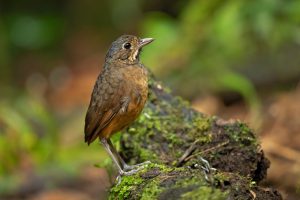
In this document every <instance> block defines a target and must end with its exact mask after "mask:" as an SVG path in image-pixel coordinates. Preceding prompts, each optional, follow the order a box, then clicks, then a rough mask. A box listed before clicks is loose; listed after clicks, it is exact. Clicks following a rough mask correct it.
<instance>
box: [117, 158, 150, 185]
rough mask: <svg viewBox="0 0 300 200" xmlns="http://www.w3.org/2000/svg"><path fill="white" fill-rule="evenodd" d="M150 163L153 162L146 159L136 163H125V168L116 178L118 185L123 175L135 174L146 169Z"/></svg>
mask: <svg viewBox="0 0 300 200" xmlns="http://www.w3.org/2000/svg"><path fill="white" fill-rule="evenodd" d="M150 163H151V162H150V161H146V162H143V163H139V164H136V165H125V166H124V170H121V171H120V172H119V175H118V176H117V179H116V181H117V185H119V184H120V183H121V181H122V176H130V175H133V174H135V173H137V172H139V171H140V170H142V169H144V168H145V166H147V165H148V164H150Z"/></svg>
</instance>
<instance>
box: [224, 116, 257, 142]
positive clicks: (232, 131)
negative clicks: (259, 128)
mask: <svg viewBox="0 0 300 200" xmlns="http://www.w3.org/2000/svg"><path fill="white" fill-rule="evenodd" d="M225 130H226V132H227V133H228V135H229V137H230V138H231V139H232V140H233V141H235V142H238V143H239V144H240V146H241V147H244V146H254V147H256V146H257V145H258V144H259V143H258V140H257V139H256V138H255V136H254V134H253V133H252V131H251V129H250V128H249V127H248V126H247V125H246V124H244V123H241V122H236V124H235V125H230V126H225Z"/></svg>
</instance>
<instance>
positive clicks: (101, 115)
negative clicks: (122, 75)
mask: <svg viewBox="0 0 300 200" xmlns="http://www.w3.org/2000/svg"><path fill="white" fill-rule="evenodd" d="M122 85H123V84H122V81H121V80H120V79H118V78H117V77H110V79H109V80H106V79H105V76H103V77H102V78H101V77H100V79H98V80H97V83H96V85H95V87H94V91H93V94H92V98H91V103H90V106H89V108H88V111H87V114H86V118H85V142H87V143H88V144H90V143H91V142H93V141H94V140H95V139H96V138H97V137H98V136H99V134H100V133H101V131H102V130H103V129H104V128H105V127H106V126H107V125H108V124H109V123H110V122H111V121H112V119H113V118H114V117H115V116H116V115H117V113H118V112H119V111H120V109H121V108H122V98H123V95H124V94H122V92H121V91H122V89H123V88H122Z"/></svg>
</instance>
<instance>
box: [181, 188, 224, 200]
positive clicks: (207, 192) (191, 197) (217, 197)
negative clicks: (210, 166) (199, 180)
mask: <svg viewBox="0 0 300 200" xmlns="http://www.w3.org/2000/svg"><path fill="white" fill-rule="evenodd" d="M212 193H213V195H212ZM180 199H182V200H198V199H201V200H225V199H228V192H222V191H221V190H219V189H216V188H211V187H207V186H201V187H199V188H198V189H197V190H193V191H190V192H187V193H185V194H182V195H181V198H180Z"/></svg>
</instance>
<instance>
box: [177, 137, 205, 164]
mask: <svg viewBox="0 0 300 200" xmlns="http://www.w3.org/2000/svg"><path fill="white" fill-rule="evenodd" d="M198 142H199V139H197V140H195V141H194V142H193V144H192V145H191V146H190V147H189V148H188V149H187V150H186V151H185V152H184V154H183V155H182V156H181V157H180V158H179V160H178V162H177V164H176V167H179V166H180V165H181V164H182V163H183V161H184V160H185V159H186V158H187V157H188V156H189V155H191V153H192V152H193V151H194V150H195V149H196V144H197V143H198Z"/></svg>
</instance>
